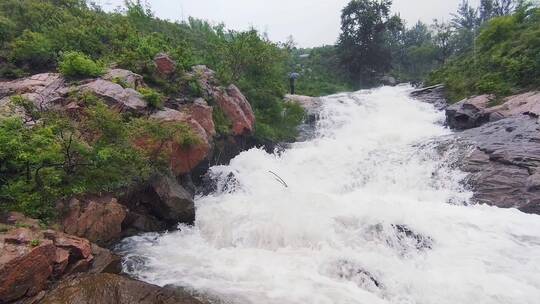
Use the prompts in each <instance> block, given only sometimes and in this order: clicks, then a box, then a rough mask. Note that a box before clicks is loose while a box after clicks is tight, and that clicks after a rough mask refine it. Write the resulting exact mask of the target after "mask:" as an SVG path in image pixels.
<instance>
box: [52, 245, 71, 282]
mask: <svg viewBox="0 0 540 304" xmlns="http://www.w3.org/2000/svg"><path fill="white" fill-rule="evenodd" d="M54 256H55V257H54V261H53V262H54V271H53V273H54V276H55V277H60V276H61V275H62V274H63V273H64V272H65V271H66V268H67V266H68V264H69V250H66V249H63V248H56V252H55V255H54Z"/></svg>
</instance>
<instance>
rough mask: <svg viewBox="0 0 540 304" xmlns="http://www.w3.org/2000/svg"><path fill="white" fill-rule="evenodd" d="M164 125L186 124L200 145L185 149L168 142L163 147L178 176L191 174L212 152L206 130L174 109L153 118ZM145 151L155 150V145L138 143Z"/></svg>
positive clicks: (156, 114) (145, 141)
mask: <svg viewBox="0 0 540 304" xmlns="http://www.w3.org/2000/svg"><path fill="white" fill-rule="evenodd" d="M151 118H152V119H157V120H159V121H161V122H163V123H184V124H186V125H188V126H189V127H190V128H191V131H192V132H193V133H194V134H195V136H196V137H197V139H198V141H199V143H197V144H195V145H192V146H189V147H185V146H182V145H180V144H178V143H176V142H168V143H166V144H165V145H164V146H163V147H162V152H163V153H164V154H165V155H166V156H167V157H168V159H169V163H170V167H171V169H172V171H173V172H174V173H175V174H176V175H182V174H186V173H189V172H190V171H191V170H193V169H194V168H195V167H196V166H197V165H199V164H200V163H201V162H202V161H203V160H204V159H206V157H207V156H208V154H209V152H210V143H209V139H208V137H207V134H206V131H205V129H204V128H203V127H202V126H201V125H200V124H199V123H198V122H197V121H196V120H195V119H194V118H193V117H191V116H190V115H189V114H187V113H184V112H180V111H177V110H173V109H167V108H165V109H163V110H161V111H159V112H157V113H155V114H154V115H152V116H151ZM136 144H137V145H139V146H140V147H143V148H145V149H150V150H151V149H153V148H155V147H154V146H155V144H154V143H150V142H148V141H147V140H145V139H141V140H139V141H138V142H137V143H136Z"/></svg>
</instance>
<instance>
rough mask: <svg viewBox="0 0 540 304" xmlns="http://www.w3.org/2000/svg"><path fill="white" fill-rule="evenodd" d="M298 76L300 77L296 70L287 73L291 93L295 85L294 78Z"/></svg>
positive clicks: (292, 93)
mask: <svg viewBox="0 0 540 304" xmlns="http://www.w3.org/2000/svg"><path fill="white" fill-rule="evenodd" d="M298 77H300V74H298V73H296V72H291V73H289V81H290V84H291V95H294V91H295V86H296V79H298Z"/></svg>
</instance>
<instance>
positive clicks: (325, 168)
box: [122, 86, 540, 304]
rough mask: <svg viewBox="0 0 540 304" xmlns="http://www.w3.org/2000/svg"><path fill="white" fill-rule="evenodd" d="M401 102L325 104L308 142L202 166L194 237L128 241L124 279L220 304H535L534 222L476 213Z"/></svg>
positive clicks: (537, 240)
mask: <svg viewBox="0 0 540 304" xmlns="http://www.w3.org/2000/svg"><path fill="white" fill-rule="evenodd" d="M409 91H410V88H409V87H406V86H400V87H395V88H389V87H383V88H379V89H374V90H365V91H359V92H355V93H346V94H338V95H333V96H328V97H325V98H324V99H323V100H324V102H323V106H322V108H321V113H320V117H321V118H320V120H319V121H318V123H317V126H316V132H315V136H314V137H313V138H312V139H309V140H307V141H304V142H299V143H295V144H292V145H291V146H290V147H289V148H288V149H286V150H285V151H281V152H279V153H277V152H276V153H275V154H268V153H266V152H264V151H263V150H259V149H252V150H250V151H246V152H244V153H242V154H241V155H239V156H238V157H236V158H235V159H234V160H232V162H231V163H230V165H228V166H218V167H213V168H212V169H211V175H212V177H213V178H214V179H215V180H216V182H217V191H216V192H215V193H213V194H211V195H208V196H202V197H198V198H197V199H196V207H197V219H196V224H195V226H194V227H187V226H180V227H179V228H180V230H179V231H174V232H170V233H164V234H147V235H142V236H137V237H132V238H129V239H126V240H125V241H124V242H123V244H122V249H123V251H124V253H125V254H126V258H125V261H124V266H125V267H124V268H125V269H124V270H125V271H126V272H127V273H128V274H130V275H132V276H134V277H136V278H139V279H142V280H144V281H147V282H150V283H154V284H158V285H161V286H164V285H173V286H179V287H184V288H188V289H192V290H196V291H197V292H199V293H201V294H206V295H209V296H211V297H213V298H217V299H220V301H219V302H220V303H256V304H267V303H268V304H270V303H272V304H273V303H276V304H278V303H279V304H282V303H298V304H300V303H302V304H311V303H316V304H319V303H320V304H323V303H329V304H330V303H338V304H341V303H343V304H345V303H365V304H377V303H396V304H397V303H399V304H413V303H415V304H446V303H448V304H460V303H463V304H472V303H474V304H481V303H486V304H487V303H489V304H493V303H520V304H523V303H530V304H533V303H538V301H539V299H540V217H539V216H537V215H527V214H523V213H521V212H519V211H517V210H513V209H499V208H496V207H489V206H485V205H475V204H473V202H471V197H472V193H470V192H469V191H468V190H467V189H466V187H465V186H464V185H463V180H464V178H465V177H466V174H464V173H463V172H460V171H459V170H458V169H456V168H453V166H452V163H453V159H452V158H453V157H456V156H455V155H456V154H457V153H453V150H454V149H452V148H449V149H445V152H441V151H440V149H437V147H438V142H439V139H440V138H441V137H447V136H452V135H451V132H450V131H449V130H448V129H446V128H444V127H443V125H442V124H441V121H442V120H443V119H444V114H443V113H442V112H440V111H437V110H436V109H434V108H433V107H432V106H431V105H429V104H425V103H421V102H419V101H415V100H413V99H411V98H410V97H409V96H408V92H409ZM455 149H457V148H455Z"/></svg>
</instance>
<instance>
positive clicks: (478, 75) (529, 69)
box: [429, 4, 540, 102]
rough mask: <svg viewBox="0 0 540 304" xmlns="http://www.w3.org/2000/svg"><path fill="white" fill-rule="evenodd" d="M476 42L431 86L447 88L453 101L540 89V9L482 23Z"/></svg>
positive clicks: (436, 75) (526, 9)
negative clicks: (485, 94) (435, 84)
mask: <svg viewBox="0 0 540 304" xmlns="http://www.w3.org/2000/svg"><path fill="white" fill-rule="evenodd" d="M473 39H474V44H473V45H471V47H470V49H468V50H467V51H466V52H464V53H462V54H460V55H459V56H456V57H454V58H452V59H451V60H450V61H449V62H448V63H447V64H446V65H444V66H443V67H441V68H440V69H438V70H436V71H435V72H433V73H432V74H431V75H430V77H429V83H431V84H434V83H444V84H445V85H446V87H447V90H448V93H449V97H450V99H451V101H452V102H455V101H458V100H460V99H462V98H466V97H469V96H471V95H475V94H484V93H489V94H496V95H498V96H507V95H510V94H512V93H516V92H519V91H521V90H528V89H537V88H538V87H540V9H538V8H534V7H531V6H530V5H524V4H522V5H520V6H518V7H517V10H516V12H515V13H513V14H511V15H506V16H500V17H496V18H493V19H490V20H489V21H487V22H485V23H483V24H481V25H480V26H479V29H478V33H477V35H476V36H474V37H473Z"/></svg>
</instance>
